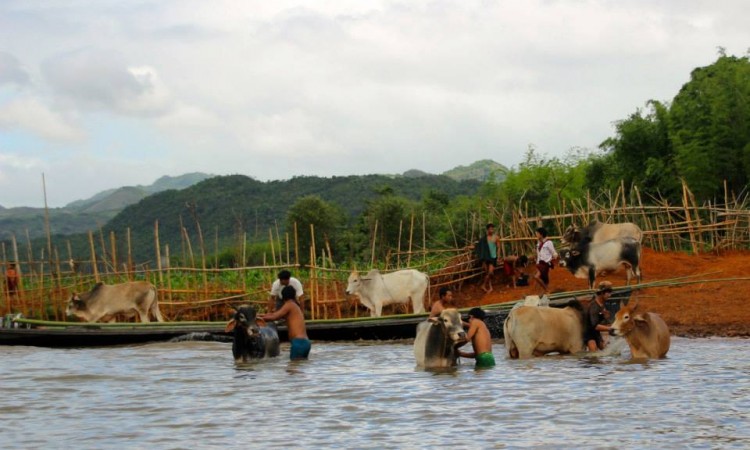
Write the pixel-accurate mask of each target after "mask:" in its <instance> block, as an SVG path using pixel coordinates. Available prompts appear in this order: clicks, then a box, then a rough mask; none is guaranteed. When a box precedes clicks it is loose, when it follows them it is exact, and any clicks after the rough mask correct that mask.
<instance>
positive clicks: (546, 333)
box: [503, 300, 584, 359]
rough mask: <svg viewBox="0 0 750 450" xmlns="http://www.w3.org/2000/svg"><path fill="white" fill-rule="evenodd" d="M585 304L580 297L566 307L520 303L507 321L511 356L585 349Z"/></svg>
mask: <svg viewBox="0 0 750 450" xmlns="http://www.w3.org/2000/svg"><path fill="white" fill-rule="evenodd" d="M583 330H584V316H583V306H582V305H581V303H580V302H578V301H577V300H573V301H571V302H570V303H569V304H568V306H566V307H565V308H545V307H538V306H519V307H518V308H513V309H512V310H511V311H510V314H508V318H507V319H505V323H504V324H503V334H504V336H505V348H506V349H507V350H508V356H509V357H510V358H511V359H518V358H520V359H526V358H531V357H532V356H544V355H546V354H547V353H552V352H558V353H561V354H568V353H578V352H580V351H582V350H583Z"/></svg>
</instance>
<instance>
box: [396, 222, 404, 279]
mask: <svg viewBox="0 0 750 450" xmlns="http://www.w3.org/2000/svg"><path fill="white" fill-rule="evenodd" d="M403 228H404V219H401V220H399V221H398V247H397V248H398V253H396V268H397V269H400V268H401V232H402V230H403Z"/></svg>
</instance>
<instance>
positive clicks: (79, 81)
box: [42, 49, 172, 116]
mask: <svg viewBox="0 0 750 450" xmlns="http://www.w3.org/2000/svg"><path fill="white" fill-rule="evenodd" d="M42 73H43V74H44V77H45V79H46V80H47V82H48V83H49V84H50V85H51V86H52V88H53V89H54V93H55V94H56V95H59V96H61V97H63V98H64V99H66V100H67V101H69V102H71V103H72V104H73V105H75V106H77V107H80V108H83V109H103V110H109V111H113V112H117V113H121V114H125V115H133V116H159V115H162V114H165V113H166V112H168V111H169V110H170V108H171V106H172V101H171V97H170V95H169V92H168V90H167V88H166V86H165V85H164V83H163V82H162V81H161V79H160V77H159V74H158V73H157V71H156V69H154V68H153V67H151V66H130V65H128V63H127V62H126V61H125V59H124V58H123V57H122V56H121V55H120V54H118V53H116V52H113V51H105V50H101V49H84V50H78V51H74V52H71V53H65V54H62V55H57V56H54V57H52V58H50V59H48V60H47V61H45V62H44V63H43V64H42Z"/></svg>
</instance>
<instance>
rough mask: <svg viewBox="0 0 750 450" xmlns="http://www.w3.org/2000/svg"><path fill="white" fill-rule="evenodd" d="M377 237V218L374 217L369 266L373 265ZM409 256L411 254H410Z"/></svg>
mask: <svg viewBox="0 0 750 450" xmlns="http://www.w3.org/2000/svg"><path fill="white" fill-rule="evenodd" d="M377 238H378V219H375V230H374V231H373V233H372V253H371V254H370V267H371V268H372V267H375V242H376V241H377ZM410 257H411V255H410Z"/></svg>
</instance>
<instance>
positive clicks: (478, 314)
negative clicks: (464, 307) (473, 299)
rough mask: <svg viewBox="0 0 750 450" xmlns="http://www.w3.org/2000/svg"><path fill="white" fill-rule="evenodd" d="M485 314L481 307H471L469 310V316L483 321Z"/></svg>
mask: <svg viewBox="0 0 750 450" xmlns="http://www.w3.org/2000/svg"><path fill="white" fill-rule="evenodd" d="M485 316H486V314H485V313H484V310H483V309H482V308H471V311H469V318H472V317H473V318H475V319H479V320H482V321H484V317H485Z"/></svg>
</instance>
